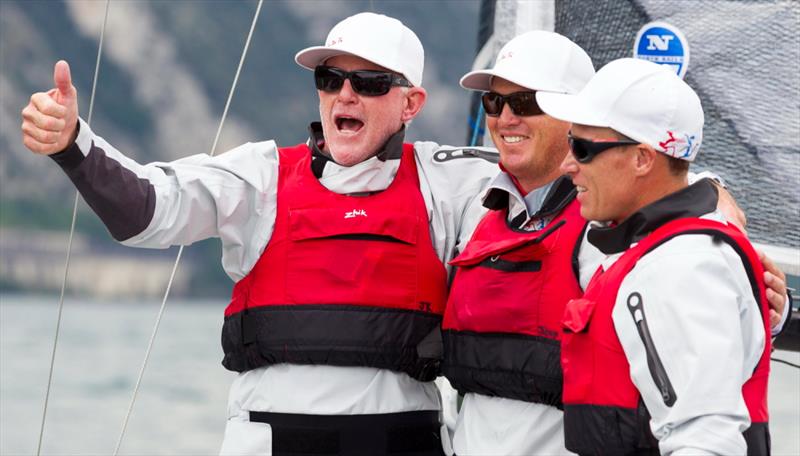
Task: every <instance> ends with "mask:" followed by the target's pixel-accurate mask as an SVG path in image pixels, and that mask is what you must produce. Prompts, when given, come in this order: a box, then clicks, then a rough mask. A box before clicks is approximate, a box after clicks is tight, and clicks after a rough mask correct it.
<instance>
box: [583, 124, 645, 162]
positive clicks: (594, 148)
mask: <svg viewBox="0 0 800 456" xmlns="http://www.w3.org/2000/svg"><path fill="white" fill-rule="evenodd" d="M568 137H569V148H570V150H572V156H573V157H575V160H577V161H578V162H579V163H589V162H590V161H592V160H594V157H595V156H597V155H598V154H599V153H600V152H603V151H604V150H608V149H613V148H615V147H620V146H632V145H635V144H641V143H640V142H639V141H633V140H625V141H618V140H616V139H595V140H594V141H592V140H589V139H583V138H577V137H575V136H572V132H570V133H569V135H568Z"/></svg>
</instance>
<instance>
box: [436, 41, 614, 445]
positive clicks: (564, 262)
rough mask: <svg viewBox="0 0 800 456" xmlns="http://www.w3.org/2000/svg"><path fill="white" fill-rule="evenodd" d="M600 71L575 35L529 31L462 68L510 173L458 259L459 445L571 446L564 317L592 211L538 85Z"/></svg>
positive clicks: (582, 80) (450, 311) (449, 328)
mask: <svg viewBox="0 0 800 456" xmlns="http://www.w3.org/2000/svg"><path fill="white" fill-rule="evenodd" d="M593 75H594V67H593V66H592V61H591V59H590V58H589V56H588V55H587V54H586V52H585V51H584V50H583V49H581V48H580V47H579V46H578V45H577V44H575V43H573V42H572V41H570V40H569V39H567V38H566V37H564V36H561V35H558V34H556V33H552V32H546V31H532V32H527V33H524V34H522V35H519V36H517V37H515V38H514V39H512V40H511V41H509V42H508V43H507V44H506V45H505V46H504V47H503V48H502V49H501V51H500V53H499V54H498V57H497V60H496V62H495V65H494V67H493V68H491V69H488V70H480V71H473V72H471V73H468V74H467V75H465V76H464V77H463V78H462V79H461V85H462V86H463V87H464V88H467V89H471V90H480V91H485V92H486V93H484V94H483V96H482V103H483V106H484V109H485V112H486V114H487V116H488V117H487V124H488V128H489V131H490V133H491V135H492V139H493V140H494V144H495V146H496V147H497V149H498V151H499V152H500V164H501V169H502V170H503V172H502V173H500V174H499V175H498V176H497V178H496V179H494V180H493V181H492V183H491V184H490V186H489V191H488V192H487V194H486V196H485V199H484V205H485V206H486V207H487V208H489V209H490V211H489V212H488V214H487V215H486V216H485V217H484V218H483V220H481V222H480V224H479V225H478V227H477V228H476V229H475V232H474V234H473V236H472V238H471V239H470V242H469V243H468V244H467V246H466V249H465V250H464V251H463V252H462V253H461V254H460V255H459V256H458V257H457V258H456V259H455V260H454V261H453V262H452V263H451V264H454V265H455V266H457V267H458V269H457V272H456V275H455V278H454V280H453V284H452V285H451V289H450V290H451V291H450V296H449V299H448V303H447V309H446V312H445V319H444V322H443V336H444V344H445V356H444V361H443V367H442V370H443V374H444V375H445V376H446V377H447V378H448V380H449V381H450V382H451V384H453V386H454V387H455V388H457V389H458V390H459V391H460V392H461V393H463V394H464V401H463V404H462V407H461V409H460V411H459V415H458V419H457V424H456V428H455V433H454V438H453V448H454V450H455V452H456V454H458V455H460V456H464V455H488V454H497V455H501V454H502V455H522V454H565V453H567V450H566V449H565V448H564V433H563V422H562V418H563V413H562V411H561V410H560V408H561V389H562V381H561V365H560V346H559V342H560V334H561V323H560V322H561V316H562V314H563V310H564V305H565V304H566V303H567V301H569V300H570V299H572V298H576V297H579V296H581V294H582V290H581V288H580V283H579V280H578V275H577V272H578V271H577V269H575V268H577V264H576V265H573V258H575V255H576V254H577V251H578V247H579V246H580V239H581V234H582V233H583V229H584V227H585V225H586V221H585V220H584V219H583V218H582V217H581V216H580V213H579V208H578V203H577V201H576V200H575V194H576V192H575V188H574V186H573V185H572V183H571V182H570V180H569V178H567V177H564V176H562V173H561V170H560V169H559V165H560V164H561V162H562V161H563V159H564V157H565V155H566V154H567V151H568V149H569V146H568V144H567V141H566V135H567V131H568V130H569V123H568V122H563V121H560V120H558V119H554V118H552V117H550V116H547V115H545V114H544V113H543V112H542V111H541V110H540V109H539V107H538V105H537V103H536V93H537V92H538V93H542V92H552V93H568V94H571V93H577V92H578V91H579V90H580V89H582V88H583V86H584V85H585V84H586V83H587V82H588V81H589V79H591V77H592V76H593ZM589 256H590V253H586V252H584V257H589ZM595 256H596V257H597V256H599V255H595ZM576 259H577V258H576ZM584 263H585V264H590V263H591V261H590V260H587V259H584ZM594 264H595V267H596V264H597V263H594Z"/></svg>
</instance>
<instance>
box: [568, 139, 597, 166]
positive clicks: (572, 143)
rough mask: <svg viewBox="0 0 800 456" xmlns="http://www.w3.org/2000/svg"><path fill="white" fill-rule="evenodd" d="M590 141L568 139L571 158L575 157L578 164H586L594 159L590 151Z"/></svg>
mask: <svg viewBox="0 0 800 456" xmlns="http://www.w3.org/2000/svg"><path fill="white" fill-rule="evenodd" d="M590 144H591V141H586V140H585V139H580V138H573V137H572V136H570V137H569V148H570V150H572V156H573V157H575V160H577V161H578V162H579V163H588V162H590V161H591V160H592V158H593V157H594V154H593V153H592V152H591V150H590V147H591V146H590Z"/></svg>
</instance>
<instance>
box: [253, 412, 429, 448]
mask: <svg viewBox="0 0 800 456" xmlns="http://www.w3.org/2000/svg"><path fill="white" fill-rule="evenodd" d="M250 421H252V422H257V423H268V424H269V425H270V427H271V428H272V454H273V455H274V456H301V455H302V456H306V455H348V456H349V455H354V456H356V455H364V456H367V455H369V456H381V455H386V456H389V455H404V456H405V455H408V456H411V455H417V456H443V455H444V453H443V451H442V441H441V434H440V425H439V412H438V411H417V412H401V413H382V414H371V415H304V414H294V413H271V412H255V411H253V412H250Z"/></svg>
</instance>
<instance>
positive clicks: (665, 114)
mask: <svg viewBox="0 0 800 456" xmlns="http://www.w3.org/2000/svg"><path fill="white" fill-rule="evenodd" d="M536 101H537V102H538V103H539V107H541V108H542V110H543V111H544V112H546V113H547V114H548V115H549V116H551V117H555V118H556V119H561V120H565V121H567V122H572V123H577V124H581V125H589V126H594V127H607V128H611V129H613V130H615V131H617V132H619V133H621V134H623V135H625V136H627V137H629V138H631V139H633V140H635V141H639V142H641V143H644V144H649V145H650V146H652V147H653V148H654V149H655V150H657V151H659V152H662V153H664V154H666V155H669V156H671V157H675V158H680V159H682V160H686V161H693V160H694V158H695V156H696V155H697V150H698V149H699V148H700V144H701V143H702V141H703V121H704V116H703V107H702V106H701V104H700V98H699V97H698V96H697V94H696V93H695V92H694V90H692V88H691V87H689V85H688V84H686V82H684V81H683V80H682V79H681V78H679V77H678V76H677V75H676V74H675V72H673V71H670V70H669V69H668V68H666V67H664V66H662V65H658V64H656V63H653V62H648V61H645V60H640V59H630V58H626V59H619V60H614V61H613V62H611V63H609V64H608V65H606V66H604V67H603V68H601V69H600V70H599V71H598V72H597V74H596V75H595V77H594V78H592V80H591V81H589V83H588V84H586V87H584V88H583V90H581V91H580V92H579V93H577V94H575V95H564V94H555V93H541V92H540V93H537V94H536Z"/></svg>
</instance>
